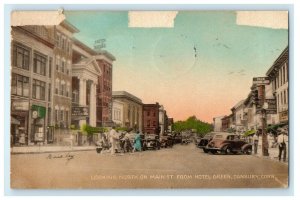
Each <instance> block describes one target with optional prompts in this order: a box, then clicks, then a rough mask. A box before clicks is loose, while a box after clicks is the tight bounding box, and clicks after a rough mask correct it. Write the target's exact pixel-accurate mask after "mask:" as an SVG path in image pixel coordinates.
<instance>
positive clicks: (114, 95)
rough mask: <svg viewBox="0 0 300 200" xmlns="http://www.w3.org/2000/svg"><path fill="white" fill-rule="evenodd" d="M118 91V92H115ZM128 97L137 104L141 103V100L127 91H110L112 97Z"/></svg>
mask: <svg viewBox="0 0 300 200" xmlns="http://www.w3.org/2000/svg"><path fill="white" fill-rule="evenodd" d="M116 93H119V94H116ZM118 97H119V98H126V97H127V98H129V99H132V100H133V101H135V102H136V103H139V104H143V102H142V100H141V99H140V98H138V97H136V96H134V95H133V94H130V93H129V92H126V91H113V92H112V98H118Z"/></svg>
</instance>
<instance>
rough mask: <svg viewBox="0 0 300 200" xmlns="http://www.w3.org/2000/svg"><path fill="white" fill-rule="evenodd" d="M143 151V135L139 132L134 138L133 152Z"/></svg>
mask: <svg viewBox="0 0 300 200" xmlns="http://www.w3.org/2000/svg"><path fill="white" fill-rule="evenodd" d="M141 150H142V144H141V135H140V132H139V131H137V133H136V134H135V136H134V145H133V152H135V151H141Z"/></svg>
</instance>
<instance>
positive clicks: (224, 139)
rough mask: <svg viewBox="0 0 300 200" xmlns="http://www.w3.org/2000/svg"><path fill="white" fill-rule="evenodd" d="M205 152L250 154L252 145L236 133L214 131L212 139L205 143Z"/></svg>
mask: <svg viewBox="0 0 300 200" xmlns="http://www.w3.org/2000/svg"><path fill="white" fill-rule="evenodd" d="M205 149H206V152H211V153H212V154H215V153H223V154H231V153H233V154H237V153H243V154H251V153H252V145H251V144H249V143H247V142H245V141H244V140H241V139H240V138H239V136H238V135H235V134H232V133H225V132H220V133H216V134H215V135H214V137H213V139H212V140H211V141H210V142H209V143H208V144H207V145H206V147H205Z"/></svg>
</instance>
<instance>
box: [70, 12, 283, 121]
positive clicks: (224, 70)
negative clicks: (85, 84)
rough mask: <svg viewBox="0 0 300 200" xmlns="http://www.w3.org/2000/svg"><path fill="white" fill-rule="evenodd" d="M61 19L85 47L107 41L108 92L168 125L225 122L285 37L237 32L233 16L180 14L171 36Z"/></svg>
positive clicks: (79, 15)
mask: <svg viewBox="0 0 300 200" xmlns="http://www.w3.org/2000/svg"><path fill="white" fill-rule="evenodd" d="M65 15H66V19H67V20H68V21H69V22H70V23H71V24H73V25H74V26H75V27H77V28H78V29H79V30H80V32H79V33H76V34H75V37H76V38H77V39H79V40H80V41H82V42H83V43H85V44H86V45H88V46H90V47H91V48H93V45H94V41H95V40H97V39H105V40H106V42H105V43H106V47H105V48H104V49H105V50H107V51H109V52H110V53H112V54H113V55H114V56H115V57H116V61H115V62H114V63H113V91H121V90H124V91H127V92H129V93H131V94H133V95H135V96H137V97H138V98H140V99H141V100H142V101H143V103H155V102H158V103H159V104H161V105H163V106H164V108H165V110H166V111H167V114H168V116H169V117H173V118H174V119H175V121H177V120H185V119H187V118H188V117H189V116H192V115H195V116H196V117H197V118H198V119H200V120H202V121H206V122H210V123H211V122H212V121H213V117H217V116H221V115H228V114H230V109H231V108H232V107H233V106H234V105H235V104H236V103H238V102H239V101H240V100H242V99H245V98H246V97H247V95H248V94H249V92H250V87H251V85H252V78H253V77H257V76H259V77H261V76H265V73H266V72H267V70H268V69H269V68H270V67H271V66H272V64H273V62H274V61H275V60H276V58H277V57H278V56H279V55H280V53H281V52H282V51H283V50H284V48H285V47H287V45H288V30H287V29H284V28H270V27H266V26H265V27H260V26H245V25H237V23H236V21H237V18H236V17H237V14H236V12H235V11H179V12H178V14H177V15H176V18H175V20H174V27H173V28H132V27H128V12H125V11H121V12H120V11H118V12H116V11H111V12H103V11H101V12H97V11H66V12H65ZM270 20H271V21H273V22H277V21H279V19H276V16H272V18H271V19H270Z"/></svg>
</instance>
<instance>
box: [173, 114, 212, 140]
mask: <svg viewBox="0 0 300 200" xmlns="http://www.w3.org/2000/svg"><path fill="white" fill-rule="evenodd" d="M192 129H194V130H195V131H196V133H197V134H198V135H200V136H204V135H205V134H206V133H208V132H211V131H212V130H213V127H212V126H211V124H209V123H207V122H203V121H201V120H199V119H197V117H196V116H194V115H193V116H191V117H189V118H188V119H187V120H185V121H177V122H175V123H174V124H173V130H174V131H175V132H182V131H187V130H192Z"/></svg>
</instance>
